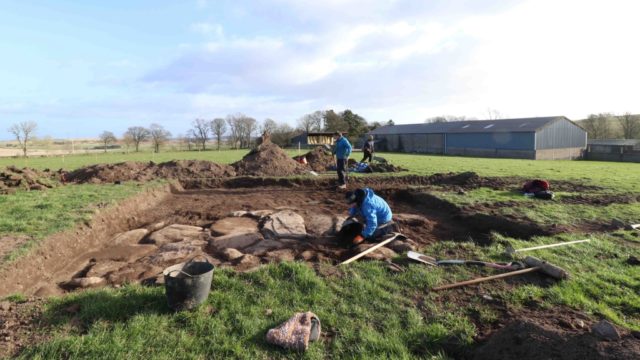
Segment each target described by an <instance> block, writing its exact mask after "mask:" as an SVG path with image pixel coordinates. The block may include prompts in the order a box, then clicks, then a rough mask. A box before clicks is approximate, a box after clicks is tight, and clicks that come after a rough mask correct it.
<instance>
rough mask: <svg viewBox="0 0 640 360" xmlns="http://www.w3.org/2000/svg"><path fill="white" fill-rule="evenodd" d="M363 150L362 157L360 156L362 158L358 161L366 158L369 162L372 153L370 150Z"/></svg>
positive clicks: (371, 159)
mask: <svg viewBox="0 0 640 360" xmlns="http://www.w3.org/2000/svg"><path fill="white" fill-rule="evenodd" d="M363 152H364V157H363V158H362V160H361V161H360V162H364V161H365V160H367V158H368V159H369V162H372V161H373V153H372V152H371V151H367V150H365V151H363Z"/></svg>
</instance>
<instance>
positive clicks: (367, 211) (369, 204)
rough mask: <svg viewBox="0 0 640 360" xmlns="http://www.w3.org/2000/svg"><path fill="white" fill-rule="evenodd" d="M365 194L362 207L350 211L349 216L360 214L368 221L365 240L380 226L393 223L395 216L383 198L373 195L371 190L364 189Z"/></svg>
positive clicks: (363, 234)
mask: <svg viewBox="0 0 640 360" xmlns="http://www.w3.org/2000/svg"><path fill="white" fill-rule="evenodd" d="M363 190H364V192H365V197H364V200H363V201H362V205H360V206H358V207H352V208H350V209H349V215H351V216H356V215H358V213H360V214H361V215H362V216H363V217H364V218H365V219H366V221H367V223H366V225H365V227H364V230H363V231H362V236H364V237H365V238H368V237H370V236H371V235H373V232H374V231H376V229H377V228H378V224H384V223H387V222H389V221H391V218H392V216H393V214H392V213H391V208H390V207H389V204H387V202H386V201H384V199H383V198H381V197H380V196H378V195H376V194H374V193H373V190H371V189H369V188H364V189H363Z"/></svg>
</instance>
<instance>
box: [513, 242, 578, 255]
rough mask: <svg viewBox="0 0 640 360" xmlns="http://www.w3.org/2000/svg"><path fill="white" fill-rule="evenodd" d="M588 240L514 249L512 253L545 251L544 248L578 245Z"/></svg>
mask: <svg viewBox="0 0 640 360" xmlns="http://www.w3.org/2000/svg"><path fill="white" fill-rule="evenodd" d="M590 240H591V239H586V240H575V241H567V242H562V243H557V244H550V245H540V246H534V247H530V248H524V249H516V250H514V252H523V251H529V250H538V249H546V248H552V247H557V246H565V245H571V244H578V243H582V242H589V241H590Z"/></svg>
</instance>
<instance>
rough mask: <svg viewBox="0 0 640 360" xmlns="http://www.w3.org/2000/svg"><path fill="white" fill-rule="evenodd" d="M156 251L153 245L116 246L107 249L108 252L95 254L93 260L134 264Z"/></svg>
mask: <svg viewBox="0 0 640 360" xmlns="http://www.w3.org/2000/svg"><path fill="white" fill-rule="evenodd" d="M157 249H158V248H157V247H156V246H155V245H116V246H111V247H109V248H108V251H103V252H101V253H98V254H96V256H94V258H95V259H96V260H97V261H101V260H103V261H104V260H113V261H123V262H134V261H136V260H138V259H140V258H141V257H143V256H145V255H148V254H149V253H151V252H153V251H155V250H157Z"/></svg>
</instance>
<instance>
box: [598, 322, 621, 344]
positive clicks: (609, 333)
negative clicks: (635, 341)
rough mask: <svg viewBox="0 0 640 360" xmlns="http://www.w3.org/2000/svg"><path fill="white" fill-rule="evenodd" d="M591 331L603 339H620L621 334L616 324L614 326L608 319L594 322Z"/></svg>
mask: <svg viewBox="0 0 640 360" xmlns="http://www.w3.org/2000/svg"><path fill="white" fill-rule="evenodd" d="M591 332H593V334H594V335H595V336H597V337H598V338H599V339H602V340H607V341H617V340H620V334H619V333H618V330H616V328H615V326H613V325H612V324H611V323H610V322H608V321H607V320H600V321H599V322H597V323H595V324H593V326H592V327H591Z"/></svg>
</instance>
